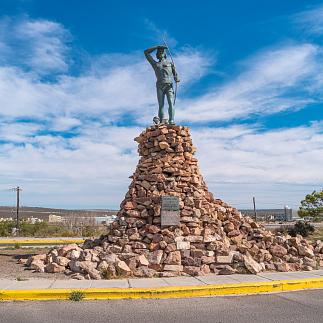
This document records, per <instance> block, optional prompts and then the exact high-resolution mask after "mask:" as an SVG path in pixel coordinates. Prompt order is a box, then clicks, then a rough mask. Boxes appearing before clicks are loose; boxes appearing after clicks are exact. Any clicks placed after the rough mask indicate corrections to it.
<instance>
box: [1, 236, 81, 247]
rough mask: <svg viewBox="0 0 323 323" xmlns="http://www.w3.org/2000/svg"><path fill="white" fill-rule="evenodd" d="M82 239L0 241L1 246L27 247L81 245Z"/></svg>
mask: <svg viewBox="0 0 323 323" xmlns="http://www.w3.org/2000/svg"><path fill="white" fill-rule="evenodd" d="M82 242H84V239H82V238H76V239H56V240H54V239H24V240H20V239H2V240H0V246H1V245H15V244H19V245H27V244H66V243H82Z"/></svg>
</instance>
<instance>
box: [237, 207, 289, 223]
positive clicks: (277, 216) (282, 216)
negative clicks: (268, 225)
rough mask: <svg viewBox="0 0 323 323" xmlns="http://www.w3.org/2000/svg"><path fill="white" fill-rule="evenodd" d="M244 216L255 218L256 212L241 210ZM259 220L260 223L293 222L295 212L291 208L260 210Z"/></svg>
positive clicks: (258, 211) (258, 212)
mask: <svg viewBox="0 0 323 323" xmlns="http://www.w3.org/2000/svg"><path fill="white" fill-rule="evenodd" d="M239 211H240V212H241V213H242V214H243V215H246V216H250V217H252V218H254V217H255V214H254V210H239ZM257 220H259V221H292V220H293V210H292V209H291V208H288V207H286V208H284V209H258V210H257Z"/></svg>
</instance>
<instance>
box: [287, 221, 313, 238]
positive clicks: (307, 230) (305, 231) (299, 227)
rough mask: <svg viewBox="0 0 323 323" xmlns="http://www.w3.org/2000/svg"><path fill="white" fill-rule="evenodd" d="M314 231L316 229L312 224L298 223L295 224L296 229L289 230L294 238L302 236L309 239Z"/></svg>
mask: <svg viewBox="0 0 323 323" xmlns="http://www.w3.org/2000/svg"><path fill="white" fill-rule="evenodd" d="M314 231H315V228H314V226H313V225H311V224H310V223H308V222H304V221H298V222H296V223H295V225H294V227H292V228H291V229H289V230H288V233H289V234H290V235H291V236H293V237H295V236H296V235H297V234H300V235H302V236H303V237H308V236H309V235H310V234H311V233H313V232H314Z"/></svg>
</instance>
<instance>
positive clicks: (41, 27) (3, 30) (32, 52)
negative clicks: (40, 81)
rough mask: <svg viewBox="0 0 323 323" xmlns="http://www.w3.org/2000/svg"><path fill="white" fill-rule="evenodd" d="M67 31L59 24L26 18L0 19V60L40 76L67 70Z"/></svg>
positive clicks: (68, 36)
mask: <svg viewBox="0 0 323 323" xmlns="http://www.w3.org/2000/svg"><path fill="white" fill-rule="evenodd" d="M69 38H70V35H69V33H68V31H67V30H66V29H65V28H64V27H63V26H62V25H61V24H59V23H56V22H52V21H48V20H31V19H28V18H9V17H6V18H2V19H1V20H0V62H1V63H2V64H5V65H13V66H19V67H24V68H26V69H27V70H29V71H32V72H33V73H37V74H40V75H44V74H53V73H62V72H66V71H67V70H68V52H69V47H68V45H67V42H68V40H69Z"/></svg>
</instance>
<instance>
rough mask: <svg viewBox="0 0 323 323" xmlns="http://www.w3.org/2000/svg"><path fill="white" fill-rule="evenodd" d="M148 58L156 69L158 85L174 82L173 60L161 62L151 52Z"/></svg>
mask: <svg viewBox="0 0 323 323" xmlns="http://www.w3.org/2000/svg"><path fill="white" fill-rule="evenodd" d="M146 58H147V60H148V62H149V63H150V64H151V66H152V67H153V69H154V71H155V74H156V78H157V83H156V84H157V86H159V85H164V84H172V83H173V77H174V66H173V64H172V63H171V62H168V61H167V60H165V59H164V60H162V61H160V62H156V61H155V60H154V59H153V58H152V57H151V55H150V54H146Z"/></svg>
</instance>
